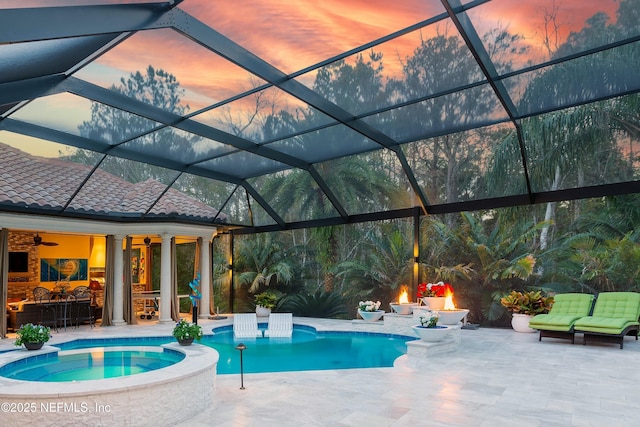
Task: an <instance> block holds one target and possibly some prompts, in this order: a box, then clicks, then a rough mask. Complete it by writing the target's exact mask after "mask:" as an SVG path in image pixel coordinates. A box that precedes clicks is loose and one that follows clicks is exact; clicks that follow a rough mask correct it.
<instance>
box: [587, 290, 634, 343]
mask: <svg viewBox="0 0 640 427" xmlns="http://www.w3.org/2000/svg"><path fill="white" fill-rule="evenodd" d="M639 317H640V293H636V292H601V293H600V294H599V295H598V298H597V299H596V304H595V306H594V307H593V314H592V315H591V316H587V317H583V318H581V319H579V320H577V321H576V323H575V325H574V328H575V330H576V332H583V333H584V342H583V344H586V343H587V340H589V341H601V342H615V343H619V344H620V349H622V347H623V344H624V337H625V336H626V335H631V336H635V337H636V340H637V339H638V331H639V327H640V323H638V318H639Z"/></svg>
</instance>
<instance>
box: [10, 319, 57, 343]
mask: <svg viewBox="0 0 640 427" xmlns="http://www.w3.org/2000/svg"><path fill="white" fill-rule="evenodd" d="M49 338H51V328H49V327H48V326H42V325H34V324H33V323H27V324H25V325H22V326H20V329H18V332H16V341H15V345H17V346H20V345H24V346H25V347H26V349H27V350H39V349H41V348H42V346H43V345H44V343H46V342H47V341H49Z"/></svg>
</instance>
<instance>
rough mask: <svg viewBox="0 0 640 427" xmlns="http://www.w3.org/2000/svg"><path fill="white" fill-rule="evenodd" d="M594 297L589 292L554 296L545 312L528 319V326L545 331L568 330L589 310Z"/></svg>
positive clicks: (586, 314)
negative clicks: (548, 309)
mask: <svg viewBox="0 0 640 427" xmlns="http://www.w3.org/2000/svg"><path fill="white" fill-rule="evenodd" d="M593 300H594V297H593V295H591V294H579V293H567V294H557V295H555V296H554V302H553V306H552V307H551V310H550V311H549V313H547V314H538V315H536V316H534V317H533V318H532V319H531V320H530V321H529V327H531V328H533V329H543V330H547V331H562V332H570V331H571V330H572V329H573V324H574V323H575V322H576V321H577V320H578V319H580V318H581V317H584V316H588V315H589V313H590V312H591V307H592V305H593Z"/></svg>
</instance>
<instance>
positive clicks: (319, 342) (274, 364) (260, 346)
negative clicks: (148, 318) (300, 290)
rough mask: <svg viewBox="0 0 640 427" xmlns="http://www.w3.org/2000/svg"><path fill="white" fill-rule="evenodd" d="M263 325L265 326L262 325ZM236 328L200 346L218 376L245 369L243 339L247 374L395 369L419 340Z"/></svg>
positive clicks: (137, 341)
mask: <svg viewBox="0 0 640 427" xmlns="http://www.w3.org/2000/svg"><path fill="white" fill-rule="evenodd" d="M261 327H266V325H262V324H261ZM232 328H233V327H232V326H225V327H221V328H216V329H214V335H206V336H205V337H204V338H203V339H202V340H201V341H200V344H203V345H207V346H209V347H212V348H214V349H215V350H217V351H218V353H219V354H220V360H219V361H218V374H237V373H239V372H240V352H239V351H238V350H236V346H237V345H238V344H239V343H240V342H242V343H243V344H245V346H246V347H247V349H246V350H244V351H243V368H244V372H246V373H257V372H286V371H310V370H327V369H353V368H379V367H391V366H393V362H394V360H395V359H397V358H398V357H400V356H402V355H403V354H406V352H407V345H406V342H407V341H411V340H414V339H415V338H412V337H407V336H401V335H392V334H376V333H365V332H316V331H315V329H313V328H310V327H306V326H300V325H295V326H294V330H293V336H292V337H291V338H243V339H237V338H234V336H233V329H232ZM170 342H175V338H173V337H153V338H117V339H116V338H114V339H86V340H76V341H71V342H69V343H64V344H61V345H59V346H58V347H60V348H63V349H77V348H83V347H95V346H97V345H101V346H105V347H106V346H111V345H118V346H125V345H160V344H165V343H170Z"/></svg>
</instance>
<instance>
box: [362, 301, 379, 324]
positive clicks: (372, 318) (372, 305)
mask: <svg viewBox="0 0 640 427" xmlns="http://www.w3.org/2000/svg"><path fill="white" fill-rule="evenodd" d="M358 314H359V315H360V317H362V319H363V320H364V321H366V322H376V321H378V320H380V318H381V317H382V315H383V314H384V310H380V301H376V302H373V301H360V302H359V303H358Z"/></svg>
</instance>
